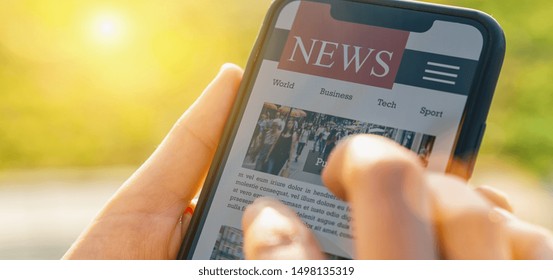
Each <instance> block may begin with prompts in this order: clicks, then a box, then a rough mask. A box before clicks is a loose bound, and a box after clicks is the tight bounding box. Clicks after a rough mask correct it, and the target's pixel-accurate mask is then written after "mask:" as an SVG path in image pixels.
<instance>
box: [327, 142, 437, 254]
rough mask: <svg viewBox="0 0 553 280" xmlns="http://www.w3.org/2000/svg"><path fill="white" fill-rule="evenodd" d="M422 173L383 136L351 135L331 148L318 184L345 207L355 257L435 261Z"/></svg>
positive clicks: (411, 157)
mask: <svg viewBox="0 0 553 280" xmlns="http://www.w3.org/2000/svg"><path fill="white" fill-rule="evenodd" d="M423 173H424V170H423V167H422V166H421V165H420V161H419V160H418V158H417V157H416V156H415V155H414V154H412V153H410V152H408V151H407V150H405V149H404V148H402V147H401V146H399V145H397V144H396V143H394V142H392V141H390V140H388V139H386V138H383V137H378V136H371V135H359V136H354V137H352V138H349V139H347V140H345V141H343V142H342V143H341V144H339V145H338V146H337V147H336V148H335V150H334V151H333V153H332V154H331V156H330V158H329V160H328V163H327V165H326V167H325V169H324V172H323V181H324V182H325V184H326V185H327V186H328V187H329V188H330V190H332V191H333V192H334V193H335V194H336V195H337V196H338V197H341V198H343V199H345V200H347V201H348V202H349V203H350V207H351V209H352V213H351V215H352V224H353V225H352V228H353V229H354V231H353V235H354V236H355V243H356V245H355V247H356V249H357V252H356V258H360V259H432V258H435V257H436V254H435V252H436V251H435V248H434V241H433V236H432V229H431V225H430V216H431V215H430V208H429V198H430V197H429V194H428V191H427V189H426V188H425V178H424V176H423Z"/></svg>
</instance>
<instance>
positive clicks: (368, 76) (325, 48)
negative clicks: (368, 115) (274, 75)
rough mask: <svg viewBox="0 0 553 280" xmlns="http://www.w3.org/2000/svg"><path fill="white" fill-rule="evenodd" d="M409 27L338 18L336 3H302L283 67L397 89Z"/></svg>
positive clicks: (282, 61)
mask: <svg viewBox="0 0 553 280" xmlns="http://www.w3.org/2000/svg"><path fill="white" fill-rule="evenodd" d="M408 37H409V32H407V31H402V30H395V29H388V28H382V27H375V26H369V25H363V24H357V23H351V22H345V21H337V20H335V19H333V18H332V17H331V15H330V5H328V4H320V3H313V2H302V3H301V5H300V7H299V10H298V13H297V15H296V18H295V20H294V23H293V25H292V29H291V30H290V33H289V36H288V40H287V42H286V44H285V46H284V50H283V52H282V56H281V57H280V62H279V65H278V68H279V69H283V70H289V71H295V72H301V73H306V74H311V75H316V76H322V77H327V78H333V79H338V80H343V81H349V82H354V83H359V84H365V85H371V86H377V87H383V88H388V89H391V88H392V86H393V84H394V81H395V78H396V74H397V71H398V69H399V65H400V63H401V58H402V57H403V51H404V50H405V45H406V44H407V39H408Z"/></svg>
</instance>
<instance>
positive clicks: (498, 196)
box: [474, 186, 513, 213]
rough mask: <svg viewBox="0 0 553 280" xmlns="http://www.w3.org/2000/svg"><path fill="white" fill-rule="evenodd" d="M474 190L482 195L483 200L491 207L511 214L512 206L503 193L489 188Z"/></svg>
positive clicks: (483, 187)
mask: <svg viewBox="0 0 553 280" xmlns="http://www.w3.org/2000/svg"><path fill="white" fill-rule="evenodd" d="M474 190H475V191H476V192H477V193H479V194H480V195H482V196H483V197H484V198H486V199H487V200H488V201H489V202H490V203H492V204H493V205H495V206H497V207H499V208H502V209H505V210H507V211H509V212H511V213H512V212H513V206H512V205H511V203H510V202H509V199H508V198H507V195H506V194H505V193H504V192H502V191H500V190H497V189H494V188H492V187H490V186H480V187H478V188H476V189H474Z"/></svg>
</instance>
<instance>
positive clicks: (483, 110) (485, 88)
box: [177, 0, 505, 259]
mask: <svg viewBox="0 0 553 280" xmlns="http://www.w3.org/2000/svg"><path fill="white" fill-rule="evenodd" d="M293 1H298V0H275V1H274V2H273V3H272V5H271V7H270V8H269V11H268V12H267V15H266V17H265V19H264V21H263V25H262V27H261V30H260V32H259V35H258V38H257V40H256V42H255V45H254V47H253V50H252V52H251V54H250V57H249V59H248V63H247V65H246V68H245V72H244V76H243V80H242V84H241V85H240V88H239V94H238V97H237V102H236V104H235V106H234V107H233V109H232V111H231V115H230V117H229V121H228V124H227V126H226V128H225V130H224V133H223V136H222V139H221V143H220V144H219V147H218V149H217V152H216V153H215V156H214V159H213V163H212V165H211V167H210V170H209V172H208V175H207V177H206V180H205V183H204V186H203V189H202V192H201V194H200V197H199V200H198V203H197V205H196V211H195V214H194V215H193V217H192V220H191V221H190V224H189V228H188V231H187V233H186V235H185V238H184V241H183V243H182V245H181V248H180V250H179V254H178V256H177V259H189V258H191V254H190V249H191V248H192V246H193V245H194V244H193V243H194V242H195V239H196V232H197V230H198V228H199V227H200V226H201V225H202V224H203V223H204V221H205V219H206V215H205V213H206V212H205V210H206V209H205V208H206V206H207V205H209V204H210V203H211V200H212V199H213V196H214V193H215V191H216V189H215V188H213V186H214V185H215V184H216V183H217V182H219V179H220V176H221V174H222V167H223V166H225V164H226V161H227V157H228V152H229V148H230V147H231V146H232V144H233V143H232V139H234V137H235V135H236V132H237V130H238V125H237V124H238V123H237V122H238V120H240V119H241V118H242V115H243V113H244V110H245V107H246V103H247V101H248V97H249V94H250V92H251V89H252V87H253V84H254V82H255V80H254V79H252V77H253V76H254V75H255V74H256V73H257V72H258V70H259V67H260V65H261V63H260V60H262V59H263V55H262V54H263V52H264V50H265V48H266V46H267V45H266V43H267V42H268V39H269V38H270V37H271V32H272V27H273V26H274V24H275V21H276V18H277V16H278V14H279V12H280V10H281V9H282V8H283V7H284V6H285V5H286V4H287V3H290V2H293ZM309 1H313V2H323V3H331V4H333V3H339V2H357V3H369V4H374V5H379V6H382V7H390V8H400V9H407V10H413V11H422V12H428V13H432V14H436V16H438V17H441V16H444V17H454V18H457V19H458V20H459V21H458V22H463V20H470V21H475V22H478V23H479V24H481V25H482V27H483V28H484V29H485V35H487V36H486V37H485V38H484V48H483V51H482V55H481V59H480V63H479V65H478V68H477V70H476V74H475V77H480V79H477V78H475V81H474V83H473V84H472V87H471V90H470V94H469V95H468V98H467V103H466V105H465V110H464V113H463V117H462V120H461V124H460V129H458V134H457V137H456V143H455V145H454V147H455V148H454V151H453V153H452V155H451V158H450V161H449V164H448V168H447V171H446V172H447V173H450V174H455V175H457V176H460V177H462V178H465V179H468V178H470V176H471V174H472V170H473V168H474V163H475V161H476V156H477V153H478V150H479V148H480V144H481V141H482V138H483V135H484V131H485V128H486V118H487V116H488V112H489V109H490V105H491V101H492V98H493V93H494V90H495V87H496V84H497V80H498V78H499V73H500V70H501V66H502V64H503V59H504V56H505V36H504V33H503V30H502V29H501V27H500V26H499V24H498V23H497V21H495V20H494V19H493V18H492V17H491V16H489V15H487V14H485V13H483V12H480V11H477V10H472V9H466V8H459V7H451V6H444V5H438V4H430V3H423V2H415V1H401V0H309ZM202 213H204V215H202Z"/></svg>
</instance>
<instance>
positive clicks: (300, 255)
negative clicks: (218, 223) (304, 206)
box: [242, 198, 324, 260]
mask: <svg viewBox="0 0 553 280" xmlns="http://www.w3.org/2000/svg"><path fill="white" fill-rule="evenodd" d="M242 225H243V229H244V254H245V256H246V258H247V259H258V260H259V259H264V260H269V259H274V260H277V259H281V260H283V259H304V260H309V259H323V258H324V256H323V254H322V253H321V249H320V247H319V245H318V243H317V240H316V239H315V236H313V234H312V233H311V231H310V230H309V229H307V227H306V226H305V225H304V224H303V222H302V221H301V220H300V219H299V218H298V216H296V213H295V212H294V211H292V210H290V209H289V208H288V207H286V206H285V205H283V204H282V203H280V202H279V201H277V200H275V199H272V198H259V199H256V200H255V202H254V203H253V204H251V205H250V206H248V208H247V209H246V211H245V212H244V217H243V219H242Z"/></svg>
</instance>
